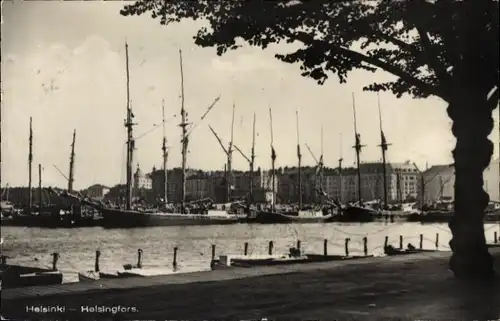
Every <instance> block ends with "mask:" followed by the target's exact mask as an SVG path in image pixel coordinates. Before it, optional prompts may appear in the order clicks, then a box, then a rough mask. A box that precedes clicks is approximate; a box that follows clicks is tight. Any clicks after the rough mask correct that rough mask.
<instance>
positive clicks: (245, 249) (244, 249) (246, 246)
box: [243, 242, 248, 255]
mask: <svg viewBox="0 0 500 321" xmlns="http://www.w3.org/2000/svg"><path fill="white" fill-rule="evenodd" d="M243 254H244V255H248V242H245V246H244V248H243Z"/></svg>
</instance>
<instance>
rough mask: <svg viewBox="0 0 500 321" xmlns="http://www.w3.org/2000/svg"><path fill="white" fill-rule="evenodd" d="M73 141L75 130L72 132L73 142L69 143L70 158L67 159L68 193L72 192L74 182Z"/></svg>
mask: <svg viewBox="0 0 500 321" xmlns="http://www.w3.org/2000/svg"><path fill="white" fill-rule="evenodd" d="M75 140H76V129H75V130H74V131H73V142H72V143H71V156H70V158H69V179H68V192H70V193H71V192H73V182H74V181H75V177H74V176H75Z"/></svg>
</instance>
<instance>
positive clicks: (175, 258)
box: [172, 246, 177, 269]
mask: <svg viewBox="0 0 500 321" xmlns="http://www.w3.org/2000/svg"><path fill="white" fill-rule="evenodd" d="M172 265H173V267H174V269H175V268H177V246H176V247H174V261H173V262H172Z"/></svg>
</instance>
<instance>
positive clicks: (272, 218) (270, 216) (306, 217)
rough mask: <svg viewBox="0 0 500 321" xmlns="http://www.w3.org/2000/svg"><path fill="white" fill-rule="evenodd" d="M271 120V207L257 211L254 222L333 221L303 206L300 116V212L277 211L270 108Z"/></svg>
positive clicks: (324, 214) (325, 213)
mask: <svg viewBox="0 0 500 321" xmlns="http://www.w3.org/2000/svg"><path fill="white" fill-rule="evenodd" d="M269 120H270V127H271V175H272V176H271V184H272V186H271V190H272V198H271V206H270V208H268V209H264V210H260V211H257V213H256V215H255V217H254V218H252V222H255V223H261V224H276V223H323V222H327V221H329V220H331V217H332V215H331V214H329V213H327V212H323V211H317V210H316V209H314V208H312V207H311V208H305V207H303V206H302V195H301V190H302V188H301V180H300V179H301V177H300V171H301V165H302V164H301V156H302V155H301V154H300V141H299V134H298V114H297V139H298V142H297V156H298V159H299V207H298V210H293V211H286V212H285V211H279V210H277V209H276V169H275V162H276V151H275V150H274V137H273V117H272V111H271V108H269Z"/></svg>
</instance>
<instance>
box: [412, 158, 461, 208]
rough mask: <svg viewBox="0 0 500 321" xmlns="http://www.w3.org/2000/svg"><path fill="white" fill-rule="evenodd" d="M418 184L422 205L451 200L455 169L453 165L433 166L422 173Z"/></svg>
mask: <svg viewBox="0 0 500 321" xmlns="http://www.w3.org/2000/svg"><path fill="white" fill-rule="evenodd" d="M422 176H423V188H422V182H420V184H419V187H420V188H419V189H420V191H419V199H421V196H420V195H421V193H422V191H423V195H424V196H423V202H424V204H432V203H434V202H436V201H439V200H453V199H454V193H455V168H454V167H453V165H435V166H432V167H430V168H429V169H427V170H426V171H425V172H423V173H422Z"/></svg>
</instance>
